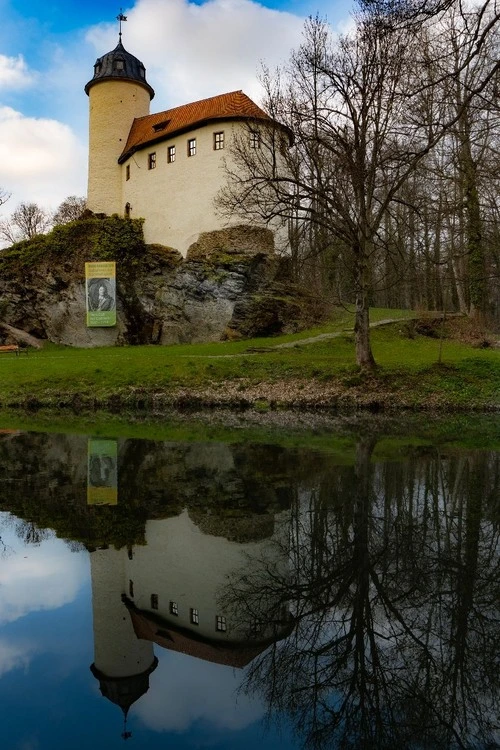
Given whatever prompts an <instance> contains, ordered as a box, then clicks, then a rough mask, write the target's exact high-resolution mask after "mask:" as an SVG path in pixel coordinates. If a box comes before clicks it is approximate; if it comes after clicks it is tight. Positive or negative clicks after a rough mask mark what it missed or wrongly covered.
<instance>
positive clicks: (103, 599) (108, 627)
mask: <svg viewBox="0 0 500 750" xmlns="http://www.w3.org/2000/svg"><path fill="white" fill-rule="evenodd" d="M124 552H125V556H126V554H127V551H126V550H125V551H123V550H119V551H118V550H115V549H106V550H96V551H95V552H92V553H91V554H90V566H91V575H92V612H93V621H94V664H95V666H96V667H97V669H98V670H99V671H100V672H102V673H103V674H105V675H106V676H107V677H130V676H132V675H135V674H141V673H142V672H145V671H146V670H147V669H149V668H150V667H151V665H152V663H153V660H154V652H153V644H152V643H150V642H149V641H142V640H139V639H138V638H137V637H136V635H135V632H134V628H133V626H132V621H131V619H130V617H129V615H128V612H127V610H126V609H125V605H124V604H123V602H122V598H121V597H122V594H124V593H128V580H125V579H126V576H125V566H126V557H125V556H124Z"/></svg>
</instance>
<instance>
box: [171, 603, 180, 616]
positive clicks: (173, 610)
mask: <svg viewBox="0 0 500 750" xmlns="http://www.w3.org/2000/svg"><path fill="white" fill-rule="evenodd" d="M169 610H170V614H171V615H175V616H176V617H177V615H178V614H179V608H178V606H177V602H170V605H169Z"/></svg>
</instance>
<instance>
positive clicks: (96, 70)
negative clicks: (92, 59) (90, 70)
mask: <svg viewBox="0 0 500 750" xmlns="http://www.w3.org/2000/svg"><path fill="white" fill-rule="evenodd" d="M101 69H102V63H100V62H96V64H95V65H94V75H95V76H96V75H97V74H98V73H100V72H101Z"/></svg>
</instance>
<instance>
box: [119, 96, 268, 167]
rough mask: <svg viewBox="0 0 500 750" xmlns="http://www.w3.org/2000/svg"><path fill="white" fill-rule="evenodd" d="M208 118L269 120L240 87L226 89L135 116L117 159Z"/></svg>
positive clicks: (120, 160)
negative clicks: (205, 97)
mask: <svg viewBox="0 0 500 750" xmlns="http://www.w3.org/2000/svg"><path fill="white" fill-rule="evenodd" d="M210 120H265V121H267V122H273V120H272V119H271V118H270V117H269V115H268V114H266V113H265V112H264V110H263V109H261V108H260V107H258V106H257V105H256V104H255V103H254V102H253V101H252V100H251V99H250V98H249V97H248V96H247V95H246V94H244V93H243V91H230V92H229V93H228V94H219V96H212V97H210V98H209V99H201V100H200V101H198V102H192V103H191V104H183V105H182V106H180V107H174V108H173V109H167V110H165V111H164V112H158V113H157V114H155V115H146V117H138V118H136V119H135V120H134V122H133V123H132V127H131V129H130V133H129V136H128V139H127V143H126V145H125V148H124V149H123V152H122V154H121V156H120V158H119V159H118V161H119V163H120V164H121V163H123V162H124V161H125V160H126V159H128V157H129V156H131V155H132V154H133V153H134V152H135V151H138V150H139V149H141V148H143V147H144V146H147V145H150V144H152V143H158V142H159V141H163V140H165V139H166V138H171V137H172V136H173V135H177V134H178V133H185V132H187V131H189V130H193V129H194V128H198V127H200V126H201V125H204V124H205V123H206V122H208V121H210Z"/></svg>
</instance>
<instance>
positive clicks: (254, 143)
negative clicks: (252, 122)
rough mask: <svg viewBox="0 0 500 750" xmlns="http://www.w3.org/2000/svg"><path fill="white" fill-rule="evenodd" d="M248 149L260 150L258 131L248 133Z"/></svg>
mask: <svg viewBox="0 0 500 750" xmlns="http://www.w3.org/2000/svg"><path fill="white" fill-rule="evenodd" d="M250 148H260V133H259V131H258V130H251V131H250Z"/></svg>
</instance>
